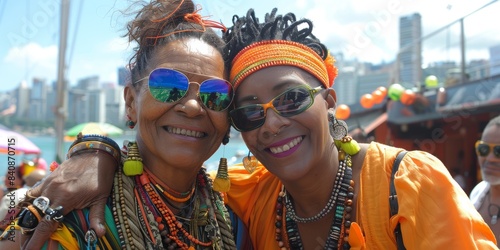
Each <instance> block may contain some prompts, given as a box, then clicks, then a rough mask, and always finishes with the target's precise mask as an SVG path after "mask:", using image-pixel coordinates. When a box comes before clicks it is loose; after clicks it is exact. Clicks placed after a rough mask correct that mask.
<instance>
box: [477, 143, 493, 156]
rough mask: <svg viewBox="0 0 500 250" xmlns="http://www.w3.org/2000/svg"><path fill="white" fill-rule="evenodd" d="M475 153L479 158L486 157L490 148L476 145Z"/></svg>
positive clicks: (485, 145) (484, 145)
mask: <svg viewBox="0 0 500 250" xmlns="http://www.w3.org/2000/svg"><path fill="white" fill-rule="evenodd" d="M477 153H478V154H479V155H480V156H487V155H488V154H489V153H490V146H489V145H488V144H479V145H477Z"/></svg>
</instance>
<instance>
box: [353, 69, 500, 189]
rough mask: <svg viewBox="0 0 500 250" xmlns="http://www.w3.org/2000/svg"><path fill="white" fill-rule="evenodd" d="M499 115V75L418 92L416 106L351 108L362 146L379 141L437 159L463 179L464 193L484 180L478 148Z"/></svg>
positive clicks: (394, 103) (396, 104) (394, 104)
mask: <svg viewBox="0 0 500 250" xmlns="http://www.w3.org/2000/svg"><path fill="white" fill-rule="evenodd" d="M497 115H500V76H497V77H493V78H489V79H482V80H479V81H474V82H469V83H466V84H461V85H455V86H452V87H448V88H437V89H427V90H423V91H421V92H419V93H416V96H415V101H414V102H413V103H412V104H411V105H405V104H403V103H401V102H400V101H392V100H390V99H388V100H385V101H384V102H383V103H381V104H379V105H376V106H374V107H372V108H371V109H363V108H362V107H361V106H359V104H358V105H352V106H351V116H350V117H349V119H348V120H347V123H348V124H349V131H351V134H352V135H353V137H354V138H355V139H357V140H359V141H373V140H374V141H378V142H381V143H385V144H388V145H394V146H397V147H402V148H405V149H408V150H413V149H419V150H424V151H427V152H429V153H431V154H433V155H435V156H436V157H438V158H439V159H440V160H441V161H443V162H444V164H445V165H446V166H447V167H448V169H449V170H450V173H452V175H457V174H460V175H462V176H463V177H465V180H466V181H465V187H464V190H465V192H466V193H470V191H471V190H472V188H473V187H474V185H475V184H476V183H477V182H478V181H479V180H481V174H480V171H479V166H478V163H477V158H476V154H475V151H474V150H475V149H474V144H475V142H476V141H477V140H478V139H479V138H480V137H481V132H482V130H483V129H484V127H485V126H486V123H487V122H488V121H489V120H490V119H491V118H493V117H495V116H497Z"/></svg>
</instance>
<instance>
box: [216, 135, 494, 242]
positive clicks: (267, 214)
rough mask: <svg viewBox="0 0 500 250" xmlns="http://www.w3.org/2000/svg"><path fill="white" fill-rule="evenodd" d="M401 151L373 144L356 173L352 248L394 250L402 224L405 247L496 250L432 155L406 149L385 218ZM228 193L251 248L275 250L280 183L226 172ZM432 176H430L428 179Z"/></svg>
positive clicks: (236, 170) (261, 172)
mask: <svg viewBox="0 0 500 250" xmlns="http://www.w3.org/2000/svg"><path fill="white" fill-rule="evenodd" d="M399 151H401V149H398V148H394V147H389V146H386V145H383V144H379V143H372V144H371V145H370V146H369V148H368V151H367V154H366V158H365V160H364V163H363V167H362V171H361V177H360V178H361V179H360V182H361V183H357V184H356V187H355V188H357V189H359V194H358V198H357V204H358V207H357V208H356V209H357V222H356V223H353V224H352V225H351V229H350V234H349V243H350V244H351V249H394V250H395V249H396V244H395V238H394V234H393V230H394V228H395V227H396V225H397V223H398V222H400V223H401V230H402V233H403V241H404V244H405V247H406V249H408V250H411V249H426V250H431V249H498V248H497V247H496V239H495V236H494V235H493V233H492V232H491V230H490V229H489V227H488V225H487V224H485V223H484V221H483V219H482V217H481V216H480V215H479V213H478V212H477V211H476V209H475V208H474V206H473V205H472V203H471V202H470V200H469V198H468V196H467V194H465V192H464V191H463V190H462V189H461V188H460V186H459V185H458V184H457V183H456V182H455V181H454V180H453V178H452V177H451V175H450V174H449V172H448V170H447V169H446V167H445V166H444V165H443V164H442V163H441V161H439V160H438V159H437V158H436V157H434V156H433V155H431V154H429V153H426V152H423V151H411V152H409V153H408V154H407V155H406V156H405V157H404V159H403V161H402V162H401V164H400V167H399V171H398V172H397V174H396V177H395V186H396V190H397V194H398V203H399V213H398V214H397V215H395V216H393V217H392V218H389V181H390V177H391V170H392V164H393V162H394V160H395V158H396V155H397V153H398V152H399ZM229 173H230V177H231V190H230V191H229V192H228V193H227V194H226V196H225V199H226V200H225V201H226V203H227V204H228V205H229V206H230V207H231V208H232V209H233V211H234V212H235V213H236V214H237V215H238V216H239V217H240V218H241V219H242V221H243V222H244V223H245V224H246V225H247V228H248V231H249V234H250V237H251V238H252V243H253V246H254V249H279V247H278V245H277V242H276V240H275V226H274V223H275V211H276V209H275V206H276V199H277V197H278V193H279V191H280V188H281V182H280V181H279V180H278V179H277V178H276V177H275V176H274V175H272V174H271V173H269V172H268V171H267V170H266V169H265V168H264V167H263V166H259V167H258V168H257V169H256V170H255V172H253V173H252V174H249V173H248V172H247V171H246V170H245V169H244V168H243V167H242V166H241V165H237V166H235V167H232V168H230V169H229ZM429 176H432V178H429Z"/></svg>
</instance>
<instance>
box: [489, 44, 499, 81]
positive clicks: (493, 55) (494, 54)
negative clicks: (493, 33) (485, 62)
mask: <svg viewBox="0 0 500 250" xmlns="http://www.w3.org/2000/svg"><path fill="white" fill-rule="evenodd" d="M490 74H491V76H496V75H500V44H499V45H496V46H492V47H490Z"/></svg>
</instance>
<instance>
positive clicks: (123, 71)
mask: <svg viewBox="0 0 500 250" xmlns="http://www.w3.org/2000/svg"><path fill="white" fill-rule="evenodd" d="M128 75H129V72H128V69H127V68H125V67H120V68H118V85H119V86H125V85H127V77H128Z"/></svg>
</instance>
